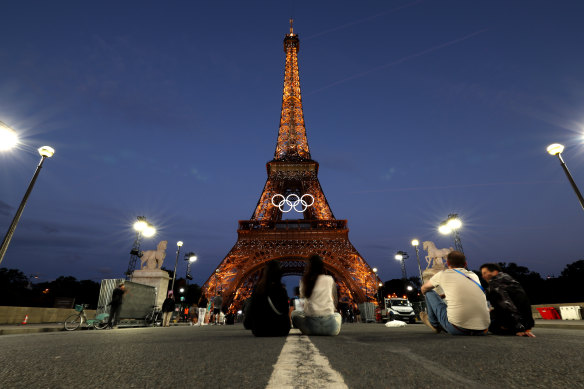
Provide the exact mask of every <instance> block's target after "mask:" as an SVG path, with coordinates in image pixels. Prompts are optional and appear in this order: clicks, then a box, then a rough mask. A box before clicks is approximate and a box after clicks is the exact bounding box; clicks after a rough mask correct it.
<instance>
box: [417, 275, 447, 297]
mask: <svg viewBox="0 0 584 389" xmlns="http://www.w3.org/2000/svg"><path fill="white" fill-rule="evenodd" d="M442 270H444V268H429V269H426V270H424V271H423V272H422V280H423V281H424V283H426V282H428V281H430V278H432V277H434V274H436V273H438V272H441V271H442ZM434 291H435V292H436V293H438V294H439V295H443V294H444V291H443V290H442V288H441V287H440V286H437V287H436V288H434Z"/></svg>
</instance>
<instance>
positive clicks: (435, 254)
mask: <svg viewBox="0 0 584 389" xmlns="http://www.w3.org/2000/svg"><path fill="white" fill-rule="evenodd" d="M422 247H424V250H426V251H427V252H428V255H427V256H426V269H439V270H442V269H444V268H445V267H446V266H445V263H446V256H447V255H448V254H449V253H450V252H451V251H452V250H454V249H453V248H452V247H450V248H449V249H438V248H436V245H435V244H434V242H431V241H429V240H427V241H425V242H424V243H423V244H422ZM430 264H432V266H430Z"/></svg>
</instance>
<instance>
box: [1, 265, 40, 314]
mask: <svg viewBox="0 0 584 389" xmlns="http://www.w3.org/2000/svg"><path fill="white" fill-rule="evenodd" d="M27 286H28V278H27V277H26V276H25V275H24V273H23V272H21V271H20V270H18V269H7V268H5V267H3V268H0V305H9V306H22V305H25V304H26V303H27V302H28V301H29V300H30V297H31V294H32V292H31V291H30V290H29V289H27Z"/></svg>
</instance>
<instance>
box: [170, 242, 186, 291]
mask: <svg viewBox="0 0 584 389" xmlns="http://www.w3.org/2000/svg"><path fill="white" fill-rule="evenodd" d="M182 245H183V242H182V241H180V240H179V241H178V242H176V260H175V261H174V272H173V273H172V286H171V287H170V290H172V293H173V294H174V280H175V279H176V266H177V265H178V255H179V254H180V248H181V247H182Z"/></svg>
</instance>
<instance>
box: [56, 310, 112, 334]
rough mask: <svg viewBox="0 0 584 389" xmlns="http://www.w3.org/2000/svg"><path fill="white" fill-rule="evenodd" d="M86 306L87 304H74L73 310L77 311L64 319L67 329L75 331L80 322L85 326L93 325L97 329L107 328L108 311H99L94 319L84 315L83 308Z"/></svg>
mask: <svg viewBox="0 0 584 389" xmlns="http://www.w3.org/2000/svg"><path fill="white" fill-rule="evenodd" d="M88 306H89V305H87V304H76V305H75V310H76V311H77V312H79V313H74V314H72V315H70V316H69V317H68V318H67V319H65V323H64V326H65V329H66V330H67V331H75V330H76V329H77V328H79V327H80V326H81V325H82V324H85V326H86V327H93V328H95V329H97V330H103V329H106V328H107V326H108V323H107V322H108V319H109V313H100V314H98V315H96V316H95V319H88V318H87V315H85V308H87V307H88ZM99 308H103V307H99Z"/></svg>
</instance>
